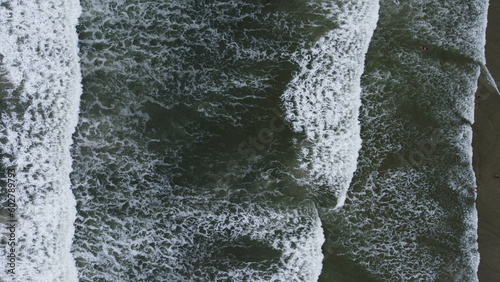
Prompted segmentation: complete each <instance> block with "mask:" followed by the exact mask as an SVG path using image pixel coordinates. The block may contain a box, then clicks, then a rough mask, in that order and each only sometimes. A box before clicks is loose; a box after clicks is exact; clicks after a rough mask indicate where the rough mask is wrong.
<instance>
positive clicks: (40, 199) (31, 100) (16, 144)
mask: <svg viewBox="0 0 500 282" xmlns="http://www.w3.org/2000/svg"><path fill="white" fill-rule="evenodd" d="M38 2H39V1H9V2H8V3H7V4H6V3H4V4H5V5H2V6H0V38H1V40H0V54H2V55H3V60H2V67H3V68H4V69H5V70H6V71H7V73H8V74H9V75H8V79H9V81H10V82H11V86H12V87H11V88H10V89H9V90H5V91H4V93H2V96H5V97H3V98H4V101H5V104H6V107H7V108H8V109H9V112H4V113H2V120H1V124H0V129H1V132H0V140H2V142H1V148H2V152H3V154H4V156H3V159H2V165H3V166H5V167H12V168H15V170H16V177H15V181H16V186H17V188H16V193H15V195H16V204H17V211H16V217H17V228H16V231H15V234H16V251H15V254H16V257H17V260H16V266H15V273H16V274H15V276H12V277H7V276H4V277H5V278H6V279H11V278H12V279H13V280H17V281H77V271H76V266H75V263H74V259H73V257H72V255H71V253H70V248H71V243H72V239H73V233H74V226H73V223H74V220H75V216H76V209H75V199H74V196H73V194H72V192H71V189H70V185H71V183H70V178H69V174H70V172H71V162H72V160H71V157H70V152H69V149H70V145H71V143H72V139H71V135H72V133H73V131H74V129H75V126H76V124H77V119H78V108H79V99H80V94H81V85H80V81H81V76H80V67H79V60H78V48H77V44H78V38H77V33H76V29H75V26H76V24H77V21H78V16H79V14H80V5H79V2H78V1H76V0H75V1H69V0H68V1H40V3H38ZM4 199H5V198H4ZM2 225H3V224H2ZM4 228H5V227H4V226H2V230H3V229H4ZM6 251H7V250H6V249H5V248H2V249H1V250H0V272H2V273H6V266H7V262H6V253H5V252H6ZM3 275H5V274H3ZM9 275H10V274H9Z"/></svg>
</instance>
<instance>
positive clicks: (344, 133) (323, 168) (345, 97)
mask: <svg viewBox="0 0 500 282" xmlns="http://www.w3.org/2000/svg"><path fill="white" fill-rule="evenodd" d="M324 8H325V9H328V10H330V11H331V12H330V14H331V16H332V18H334V17H338V18H336V19H334V20H335V21H336V22H337V24H338V28H335V29H333V30H331V31H330V32H328V33H327V34H326V35H324V36H322V37H321V38H320V39H319V40H318V41H317V42H316V44H314V46H313V47H312V48H309V49H302V50H300V51H298V52H297V53H296V54H295V60H296V61H297V63H298V64H299V65H300V71H299V72H298V73H297V74H296V75H295V77H294V78H293V80H292V81H291V82H290V84H289V88H288V89H287V91H286V92H285V93H284V94H283V96H282V98H283V100H284V103H285V107H286V113H287V119H288V120H289V121H291V122H292V125H293V129H294V131H296V132H302V133H304V137H303V138H304V140H302V141H301V142H300V143H299V144H300V146H301V152H300V153H299V160H300V162H301V166H300V170H302V171H305V175H307V176H306V179H303V180H304V182H308V183H310V185H311V190H312V191H313V195H314V196H313V197H314V198H316V199H317V200H318V201H320V205H322V206H324V207H334V208H338V207H341V206H342V205H343V204H344V200H345V195H346V193H347V189H348V187H349V184H350V182H351V179H352V176H353V173H354V171H355V170H356V160H357V157H358V151H359V149H360V148H361V138H360V126H359V121H358V114H359V107H360V105H361V102H360V93H361V87H360V79H361V75H362V73H363V68H364V58H365V54H366V52H367V50H368V45H369V42H370V39H371V37H372V35H373V31H374V30H375V27H376V23H377V20H378V9H379V5H378V2H376V1H375V2H374V1H351V2H349V3H346V4H345V5H344V6H342V7H336V6H327V4H324ZM302 175H304V174H302Z"/></svg>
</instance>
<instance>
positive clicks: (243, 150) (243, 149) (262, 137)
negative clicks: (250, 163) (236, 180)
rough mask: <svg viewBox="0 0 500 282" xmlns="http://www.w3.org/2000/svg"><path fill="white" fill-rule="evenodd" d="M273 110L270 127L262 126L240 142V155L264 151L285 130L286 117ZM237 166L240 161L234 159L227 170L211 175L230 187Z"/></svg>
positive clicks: (227, 166) (217, 183)
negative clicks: (231, 176)
mask: <svg viewBox="0 0 500 282" xmlns="http://www.w3.org/2000/svg"><path fill="white" fill-rule="evenodd" d="M272 112H273V113H274V116H273V117H271V119H270V120H269V127H263V128H261V129H260V130H259V132H258V133H257V134H256V135H253V136H248V137H247V140H246V141H242V142H240V144H239V145H238V153H239V154H240V155H242V156H245V155H247V156H248V157H254V156H256V155H257V152H262V151H264V149H266V146H265V145H267V144H270V143H271V142H273V140H274V137H275V134H277V133H280V132H282V131H283V130H285V128H286V120H285V118H284V117H283V116H282V115H281V113H280V112H279V111H278V110H277V109H276V108H273V109H272ZM259 141H260V143H259ZM236 166H238V162H237V161H236V160H235V159H232V160H230V161H228V162H227V164H226V169H225V170H221V171H219V172H218V173H217V174H211V175H210V177H211V178H212V179H213V180H214V181H216V185H218V186H220V187H222V188H228V187H230V186H231V183H232V179H231V178H230V172H231V171H233V169H234V168H235V167H236Z"/></svg>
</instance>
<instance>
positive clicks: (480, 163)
mask: <svg viewBox="0 0 500 282" xmlns="http://www.w3.org/2000/svg"><path fill="white" fill-rule="evenodd" d="M498 13H500V2H498V1H497V2H495V1H490V6H489V8H488V26H487V28H486V47H485V49H486V50H485V55H486V66H487V67H488V69H489V71H490V73H491V75H492V76H493V78H494V79H495V81H497V85H498V81H500V18H498V17H495V15H497V14H498ZM481 90H483V91H481ZM484 90H485V89H481V85H480V86H479V88H478V93H477V94H476V97H479V98H477V99H476V103H478V104H476V109H475V111H474V120H475V121H474V124H473V126H472V129H473V139H472V147H473V162H472V163H473V168H474V172H475V175H476V181H477V187H478V192H477V199H476V208H477V212H478V245H479V255H480V262H479V269H478V278H479V281H485V282H487V281H500V221H499V220H498V216H500V205H499V203H500V179H498V178H496V177H495V176H494V175H496V174H500V162H499V161H498V160H500V131H499V130H498V128H500V111H499V110H500V96H499V95H497V94H494V93H491V94H490V95H484V93H485V92H484Z"/></svg>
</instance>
